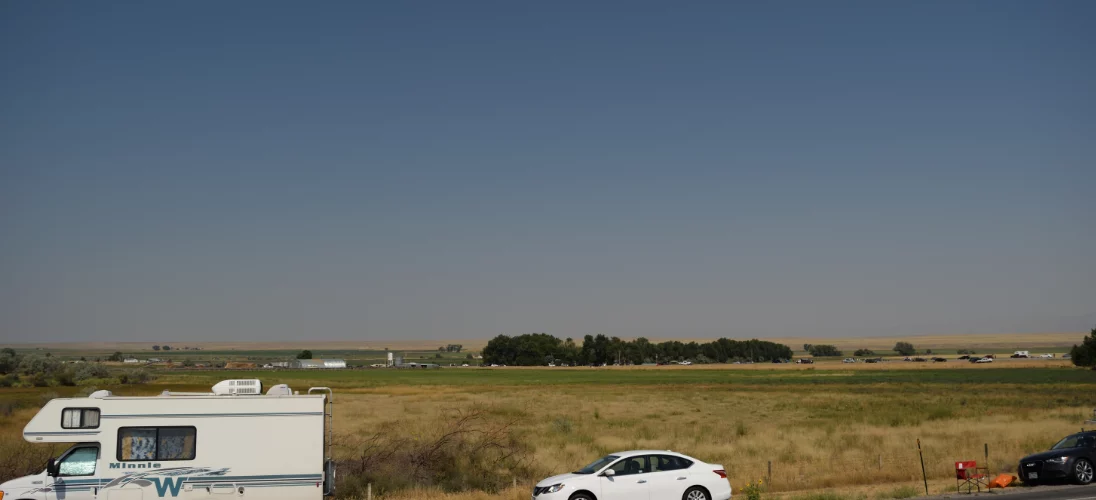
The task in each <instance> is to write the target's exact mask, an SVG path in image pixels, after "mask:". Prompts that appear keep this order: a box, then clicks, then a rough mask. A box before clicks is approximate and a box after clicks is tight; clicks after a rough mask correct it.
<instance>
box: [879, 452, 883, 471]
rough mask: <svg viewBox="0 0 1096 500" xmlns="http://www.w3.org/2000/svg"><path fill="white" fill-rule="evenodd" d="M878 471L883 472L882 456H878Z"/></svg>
mask: <svg viewBox="0 0 1096 500" xmlns="http://www.w3.org/2000/svg"><path fill="white" fill-rule="evenodd" d="M879 470H883V455H879Z"/></svg>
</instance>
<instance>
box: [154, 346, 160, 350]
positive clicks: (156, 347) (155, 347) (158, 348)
mask: <svg viewBox="0 0 1096 500" xmlns="http://www.w3.org/2000/svg"><path fill="white" fill-rule="evenodd" d="M152 350H153V351H159V350H160V346H158V345H154V346H152Z"/></svg>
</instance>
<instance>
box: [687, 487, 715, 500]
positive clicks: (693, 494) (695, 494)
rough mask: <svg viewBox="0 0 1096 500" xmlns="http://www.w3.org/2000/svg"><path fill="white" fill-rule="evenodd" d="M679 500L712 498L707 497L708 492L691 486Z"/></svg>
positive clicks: (710, 499)
mask: <svg viewBox="0 0 1096 500" xmlns="http://www.w3.org/2000/svg"><path fill="white" fill-rule="evenodd" d="M681 500H712V497H710V496H708V490H706V489H704V488H701V487H699V486H693V487H692V488H689V489H687V490H685V494H684V495H681Z"/></svg>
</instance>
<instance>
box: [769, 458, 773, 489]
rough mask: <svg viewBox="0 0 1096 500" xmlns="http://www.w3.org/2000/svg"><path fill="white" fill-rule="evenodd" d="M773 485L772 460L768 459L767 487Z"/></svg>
mask: <svg viewBox="0 0 1096 500" xmlns="http://www.w3.org/2000/svg"><path fill="white" fill-rule="evenodd" d="M772 485H773V461H772V460H769V487H770V488H772Z"/></svg>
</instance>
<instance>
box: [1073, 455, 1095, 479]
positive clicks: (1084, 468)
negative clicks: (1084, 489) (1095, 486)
mask: <svg viewBox="0 0 1096 500" xmlns="http://www.w3.org/2000/svg"><path fill="white" fill-rule="evenodd" d="M1093 475H1094V473H1093V469H1092V462H1089V461H1088V460H1085V459H1083V458H1082V459H1079V460H1077V464H1076V465H1074V466H1073V478H1074V479H1076V480H1077V482H1078V483H1080V484H1088V483H1091V482H1092V479H1093Z"/></svg>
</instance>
